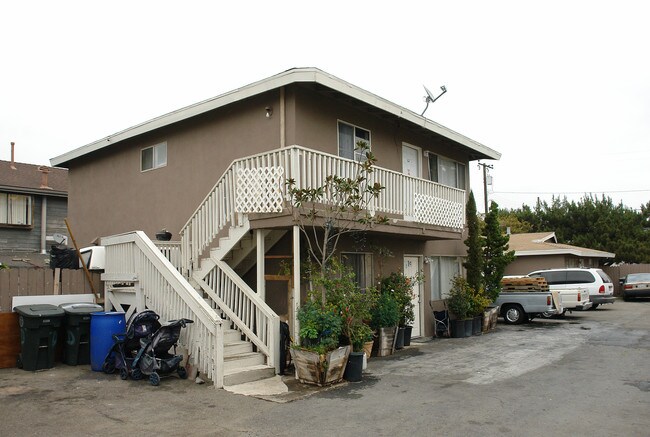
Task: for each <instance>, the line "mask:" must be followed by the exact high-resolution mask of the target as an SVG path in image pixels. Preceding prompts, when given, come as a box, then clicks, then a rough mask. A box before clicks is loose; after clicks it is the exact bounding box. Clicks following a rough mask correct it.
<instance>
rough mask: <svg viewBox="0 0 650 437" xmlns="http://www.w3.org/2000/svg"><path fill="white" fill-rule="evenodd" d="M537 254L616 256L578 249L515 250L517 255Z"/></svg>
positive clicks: (589, 256) (614, 255)
mask: <svg viewBox="0 0 650 437" xmlns="http://www.w3.org/2000/svg"><path fill="white" fill-rule="evenodd" d="M535 255H575V256H581V257H588V258H615V257H616V254H614V253H610V252H601V251H598V252H595V251H592V250H590V251H588V252H585V251H581V250H577V249H548V250H544V249H537V250H515V256H535Z"/></svg>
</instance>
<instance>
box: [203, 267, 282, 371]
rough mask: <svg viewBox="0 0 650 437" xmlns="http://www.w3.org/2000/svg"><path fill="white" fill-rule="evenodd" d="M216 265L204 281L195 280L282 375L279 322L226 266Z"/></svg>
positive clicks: (267, 307) (256, 295)
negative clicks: (278, 346) (280, 368)
mask: <svg viewBox="0 0 650 437" xmlns="http://www.w3.org/2000/svg"><path fill="white" fill-rule="evenodd" d="M213 261H214V262H215V266H214V267H213V268H212V269H211V270H210V271H209V272H208V273H207V274H206V275H205V277H204V278H203V279H199V278H196V277H195V280H196V281H197V282H198V283H199V285H200V286H201V288H202V289H203V290H204V291H205V292H206V294H207V295H208V296H209V297H210V299H212V300H213V301H214V302H215V304H216V305H217V306H218V307H219V309H220V310H221V311H222V312H223V313H224V315H225V316H226V317H227V318H228V319H229V320H230V321H232V322H233V323H234V324H235V326H236V327H237V328H238V329H239V330H240V331H241V332H242V334H244V335H245V336H246V337H247V338H248V339H249V340H250V341H251V342H252V343H253V344H255V346H257V349H258V352H260V353H262V354H264V355H266V356H267V360H268V361H267V362H268V364H269V365H271V366H273V367H275V368H276V371H279V364H280V361H279V354H278V350H277V349H278V348H277V344H278V338H277V336H278V335H279V334H280V318H279V317H278V315H277V314H275V312H274V311H273V310H272V309H271V307H269V306H268V305H267V304H266V302H264V301H263V300H262V299H261V298H260V297H259V295H258V294H257V293H255V291H253V290H252V289H251V288H250V287H249V286H248V284H246V282H244V280H243V279H242V278H241V277H239V275H237V273H236V272H235V271H234V270H233V269H232V268H231V267H230V266H229V265H228V264H227V263H226V262H224V261H220V260H214V259H213Z"/></svg>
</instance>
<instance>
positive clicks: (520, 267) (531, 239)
mask: <svg viewBox="0 0 650 437" xmlns="http://www.w3.org/2000/svg"><path fill="white" fill-rule="evenodd" d="M508 244H509V248H510V250H514V251H515V257H516V258H515V260H514V261H513V262H512V263H511V264H510V265H508V267H506V271H505V274H506V275H525V274H528V273H530V272H532V271H534V270H540V269H555V268H567V267H600V266H602V265H603V263H604V262H605V261H607V260H613V258H614V256H615V254H613V253H610V252H603V251H600V250H594V249H587V248H585V247H578V246H571V245H569V244H560V243H558V242H557V238H556V237H555V232H537V233H529V234H512V235H510V242H509V243H508Z"/></svg>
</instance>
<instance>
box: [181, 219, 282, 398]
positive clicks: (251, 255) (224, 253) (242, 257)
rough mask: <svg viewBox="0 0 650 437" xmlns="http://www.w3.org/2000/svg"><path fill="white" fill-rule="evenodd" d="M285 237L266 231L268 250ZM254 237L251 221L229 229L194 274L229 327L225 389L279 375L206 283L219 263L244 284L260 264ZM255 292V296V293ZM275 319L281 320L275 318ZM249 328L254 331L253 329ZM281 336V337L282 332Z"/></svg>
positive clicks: (226, 331)
mask: <svg viewBox="0 0 650 437" xmlns="http://www.w3.org/2000/svg"><path fill="white" fill-rule="evenodd" d="M285 233H286V231H276V230H265V231H264V242H265V248H266V250H268V249H269V248H270V247H272V246H273V245H274V244H275V243H277V242H278V241H279V240H280V238H282V236H283V235H284V234H285ZM252 234H253V233H252V232H251V231H250V224H249V223H248V222H247V221H246V222H245V223H244V225H243V226H238V227H231V228H229V230H228V236H226V237H222V238H220V239H219V246H217V247H214V248H212V249H210V256H209V257H207V258H202V259H201V261H200V266H199V268H198V269H196V270H195V271H194V272H193V274H192V281H191V282H192V283H193V285H194V287H195V289H196V290H197V291H198V292H199V293H201V294H202V295H203V297H204V299H205V301H206V302H207V303H208V305H210V306H211V307H212V308H214V309H215V311H217V313H219V314H220V315H221V317H222V319H224V323H225V324H226V325H225V326H229V327H228V328H225V329H224V385H225V386H232V385H237V384H243V383H246V382H252V381H257V380H260V379H265V378H271V377H273V376H275V373H276V366H275V365H274V363H269V362H268V359H267V354H264V353H261V352H260V351H258V350H257V349H258V348H257V347H256V346H255V345H254V344H253V342H251V341H250V340H249V339H248V338H247V336H246V334H245V333H244V332H243V330H242V329H240V328H238V327H237V324H236V323H235V322H234V321H232V320H229V316H228V313H227V311H225V310H224V308H223V303H222V304H221V305H220V304H219V303H218V302H217V301H220V300H221V299H219V298H218V297H217V296H216V294H218V293H217V290H214V289H213V287H211V286H210V285H209V281H208V280H206V278H207V277H208V276H209V275H210V272H211V271H212V270H213V269H218V264H219V263H221V262H225V263H227V264H228V266H230V267H231V268H232V274H234V275H239V276H238V279H240V281H241V282H242V283H243V280H241V275H243V274H245V273H246V272H247V271H248V270H249V269H250V268H252V267H254V266H255V262H256V249H257V247H256V241H255V238H254V237H253V235H252ZM251 291H252V290H251ZM252 292H253V293H254V291H252ZM274 316H275V317H277V316H276V315H275V314H274ZM249 328H250V329H254V328H253V327H250V326H249ZM277 336H279V330H278V333H277ZM276 338H279V337H276Z"/></svg>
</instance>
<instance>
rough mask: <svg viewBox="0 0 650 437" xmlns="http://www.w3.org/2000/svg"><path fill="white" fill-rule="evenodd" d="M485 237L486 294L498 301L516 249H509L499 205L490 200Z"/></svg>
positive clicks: (484, 277)
mask: <svg viewBox="0 0 650 437" xmlns="http://www.w3.org/2000/svg"><path fill="white" fill-rule="evenodd" d="M483 236H484V237H485V240H484V244H485V247H484V249H483V261H484V264H483V280H484V281H485V294H486V295H487V297H488V298H489V299H490V300H491V301H492V302H494V301H496V300H497V297H499V293H500V292H501V279H503V273H504V272H505V270H506V267H507V266H508V264H510V263H511V262H512V261H514V259H515V252H514V250H511V251H508V241H509V240H510V236H508V235H507V234H505V233H503V232H502V230H501V227H500V226H499V205H497V204H496V202H494V201H492V202H490V210H489V212H488V213H487V214H486V215H485V227H484V228H483Z"/></svg>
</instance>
